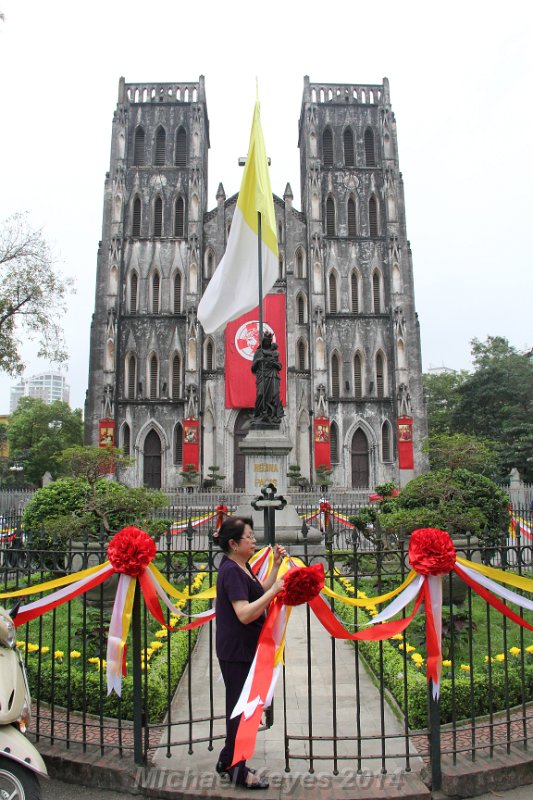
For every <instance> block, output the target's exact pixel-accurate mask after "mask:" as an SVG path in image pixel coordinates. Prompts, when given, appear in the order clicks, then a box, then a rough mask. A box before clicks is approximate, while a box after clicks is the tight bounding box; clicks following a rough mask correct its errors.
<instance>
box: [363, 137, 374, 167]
mask: <svg viewBox="0 0 533 800" xmlns="http://www.w3.org/2000/svg"><path fill="white" fill-rule="evenodd" d="M365 161H366V165H367V167H375V166H376V153H375V150H374V131H373V130H372V128H367V129H366V131H365Z"/></svg>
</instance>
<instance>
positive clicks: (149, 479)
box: [143, 430, 161, 489]
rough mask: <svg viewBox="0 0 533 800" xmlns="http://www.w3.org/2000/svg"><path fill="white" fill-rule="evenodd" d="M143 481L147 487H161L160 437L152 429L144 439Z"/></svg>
mask: <svg viewBox="0 0 533 800" xmlns="http://www.w3.org/2000/svg"><path fill="white" fill-rule="evenodd" d="M143 483H144V485H145V486H148V488H149V489H160V488H161V439H160V438H159V436H158V434H157V433H156V432H155V431H154V430H152V431H150V433H149V434H148V436H147V437H146V439H145V440H144V468H143Z"/></svg>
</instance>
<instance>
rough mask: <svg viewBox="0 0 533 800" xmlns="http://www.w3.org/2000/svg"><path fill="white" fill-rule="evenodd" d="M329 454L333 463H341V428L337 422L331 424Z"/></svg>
mask: <svg viewBox="0 0 533 800" xmlns="http://www.w3.org/2000/svg"><path fill="white" fill-rule="evenodd" d="M329 455H330V459H331V463H332V464H338V463H339V429H338V428H337V423H336V422H332V423H331V425H330V426H329Z"/></svg>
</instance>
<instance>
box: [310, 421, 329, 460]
mask: <svg viewBox="0 0 533 800" xmlns="http://www.w3.org/2000/svg"><path fill="white" fill-rule="evenodd" d="M329 433H330V429H329V419H328V418H327V417H315V421H314V436H313V442H314V449H315V469H316V467H327V468H328V469H331V451H330V445H329Z"/></svg>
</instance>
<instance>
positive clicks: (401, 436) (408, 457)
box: [398, 417, 415, 469]
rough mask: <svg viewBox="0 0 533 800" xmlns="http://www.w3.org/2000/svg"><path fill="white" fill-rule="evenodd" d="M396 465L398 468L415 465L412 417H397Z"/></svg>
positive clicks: (408, 467) (411, 467) (412, 467)
mask: <svg viewBox="0 0 533 800" xmlns="http://www.w3.org/2000/svg"><path fill="white" fill-rule="evenodd" d="M398 466H399V468H400V469H414V466H415V458H414V453H413V420H412V417H398Z"/></svg>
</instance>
